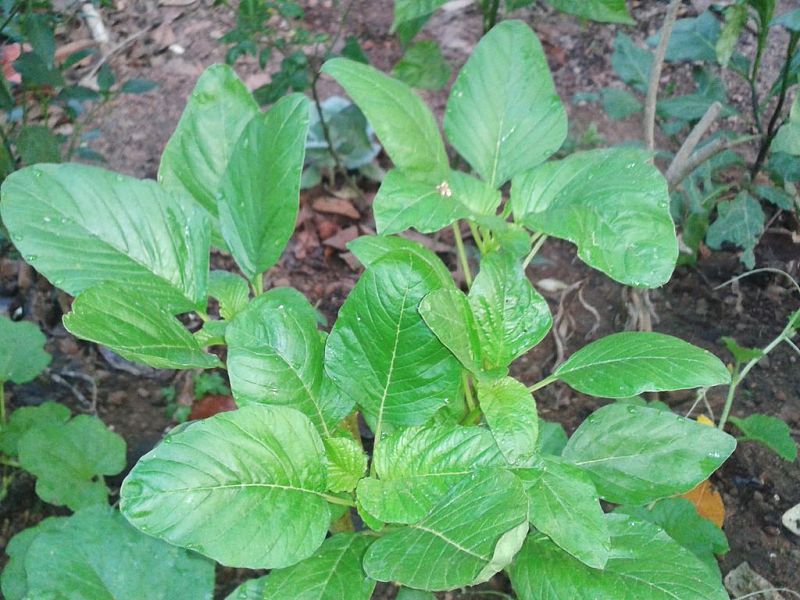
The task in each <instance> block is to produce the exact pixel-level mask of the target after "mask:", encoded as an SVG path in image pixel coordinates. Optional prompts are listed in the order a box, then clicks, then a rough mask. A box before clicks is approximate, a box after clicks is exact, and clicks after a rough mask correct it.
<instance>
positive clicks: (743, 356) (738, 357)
mask: <svg viewBox="0 0 800 600" xmlns="http://www.w3.org/2000/svg"><path fill="white" fill-rule="evenodd" d="M720 339H721V340H722V343H723V344H725V347H726V348H727V349H728V352H730V353H731V354H732V355H733V360H735V361H736V362H737V363H746V362H748V361H751V360H755V359H757V358H761V357H762V356H764V351H763V350H762V349H761V348H745V347H743V346H740V345H739V344H738V343H737V342H736V340H735V339H733V338H732V337H729V336H727V335H726V336H723V337H721V338H720Z"/></svg>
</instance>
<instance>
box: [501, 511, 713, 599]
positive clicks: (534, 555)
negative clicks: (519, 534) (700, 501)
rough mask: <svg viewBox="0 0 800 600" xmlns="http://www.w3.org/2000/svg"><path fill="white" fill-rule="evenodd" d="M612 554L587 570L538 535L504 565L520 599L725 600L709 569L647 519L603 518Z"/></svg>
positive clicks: (532, 537) (613, 516)
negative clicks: (510, 564) (606, 559)
mask: <svg viewBox="0 0 800 600" xmlns="http://www.w3.org/2000/svg"><path fill="white" fill-rule="evenodd" d="M606 523H607V525H608V530H609V533H610V534H611V553H610V555H609V559H608V562H607V563H606V566H605V568H604V569H603V570H602V571H601V570H598V569H592V568H590V567H588V566H586V565H584V564H583V563H581V562H580V561H578V560H576V559H574V558H572V557H571V556H570V555H569V554H567V553H566V552H564V551H563V550H561V549H560V548H559V547H558V546H556V545H555V544H554V543H553V542H552V541H550V540H549V539H548V538H547V537H546V536H544V535H542V534H532V535H530V536H529V537H528V539H527V541H526V542H525V545H524V546H523V547H522V550H521V551H520V553H519V554H518V555H517V558H516V559H515V560H514V564H513V565H512V566H511V568H510V569H509V575H510V577H511V584H512V586H513V587H514V590H515V591H516V592H517V596H518V597H519V598H520V600H562V599H563V598H570V600H595V599H597V598H609V599H610V598H614V600H639V599H644V598H647V600H675V599H676V598H680V600H726V599H727V598H728V594H727V593H726V592H725V588H724V587H723V586H722V582H721V581H720V580H719V577H718V576H717V574H715V573H714V572H712V571H710V570H708V569H707V568H706V567H705V565H704V564H703V563H702V562H700V561H699V560H698V559H697V558H696V557H695V556H694V555H693V554H692V553H691V552H690V551H689V550H686V549H685V548H683V547H682V546H680V545H679V544H678V543H676V542H675V541H674V540H673V539H672V538H670V537H669V536H668V535H667V534H666V533H664V531H662V530H661V529H659V528H658V527H656V526H655V525H653V524H651V523H647V522H646V521H640V520H638V519H635V518H633V517H628V516H623V515H617V514H611V515H607V516H606Z"/></svg>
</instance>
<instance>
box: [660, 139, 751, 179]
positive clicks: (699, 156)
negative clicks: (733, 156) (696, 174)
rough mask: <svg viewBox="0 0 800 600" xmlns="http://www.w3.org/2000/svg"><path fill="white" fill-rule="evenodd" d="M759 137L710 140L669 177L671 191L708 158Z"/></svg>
mask: <svg viewBox="0 0 800 600" xmlns="http://www.w3.org/2000/svg"><path fill="white" fill-rule="evenodd" d="M759 137H761V136H758V135H747V136H744V137H740V138H736V139H733V140H726V139H724V138H717V139H716V140H714V141H713V142H709V143H708V144H706V145H705V146H703V147H702V148H700V150H698V151H697V152H695V153H694V154H693V155H692V156H691V158H689V160H687V161H686V162H685V163H684V164H683V166H682V168H681V169H680V170H678V171H676V172H675V173H674V174H673V177H672V178H668V179H667V182H668V183H669V189H670V191H672V190H674V189H675V188H677V187H678V186H679V185H680V184H681V183H683V180H684V179H686V178H687V177H688V176H689V174H691V172H692V171H694V170H695V169H696V168H697V167H699V166H700V165H702V164H703V163H704V162H706V161H707V160H711V159H712V158H714V157H715V156H716V155H717V154H721V153H722V152H725V150H730V149H731V148H735V147H736V146H739V145H740V144H745V143H747V142H751V141H753V140H754V139H757V138H759Z"/></svg>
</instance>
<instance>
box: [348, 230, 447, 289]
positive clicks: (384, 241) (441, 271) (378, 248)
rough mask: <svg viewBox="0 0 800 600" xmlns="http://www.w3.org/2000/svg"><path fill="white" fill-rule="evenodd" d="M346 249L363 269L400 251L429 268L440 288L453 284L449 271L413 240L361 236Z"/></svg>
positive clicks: (434, 255) (437, 258) (381, 236)
mask: <svg viewBox="0 0 800 600" xmlns="http://www.w3.org/2000/svg"><path fill="white" fill-rule="evenodd" d="M347 249H348V250H350V251H351V252H352V253H353V254H355V255H356V258H357V259H358V260H360V261H361V264H363V265H364V266H365V267H370V266H372V265H373V264H374V263H375V262H377V261H378V260H380V259H381V258H383V257H384V256H386V255H387V254H389V253H390V252H393V251H395V250H400V251H402V252H403V253H404V254H413V255H414V256H415V257H416V258H418V259H419V260H421V261H422V262H424V263H425V264H426V265H427V266H428V267H430V268H431V270H432V271H433V272H434V273H435V274H436V278H437V279H438V280H439V283H440V284H441V285H442V286H449V285H452V284H453V277H452V276H451V275H450V271H448V270H447V267H446V266H445V265H444V263H443V262H442V261H441V260H440V259H439V257H438V256H436V254H434V253H433V252H432V251H431V250H428V248H426V247H425V246H423V245H422V244H420V243H419V242H415V241H413V240H407V239H405V238H401V237H396V236H384V235H362V236H361V237H357V238H356V239H354V240H353V241H352V242H350V243H349V244H347Z"/></svg>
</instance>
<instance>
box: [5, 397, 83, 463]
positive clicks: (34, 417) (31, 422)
mask: <svg viewBox="0 0 800 600" xmlns="http://www.w3.org/2000/svg"><path fill="white" fill-rule="evenodd" d="M69 417H70V413H69V409H68V408H67V407H66V406H64V405H63V404H58V403H57V402H44V403H42V404H40V405H39V406H22V407H20V408H18V409H17V410H15V411H14V412H13V413H11V418H10V419H9V420H8V423H6V424H5V426H4V427H3V429H2V430H0V452H2V453H3V454H5V455H6V456H17V454H18V453H19V450H18V447H19V441H20V440H21V439H22V437H23V436H24V435H25V434H26V433H28V432H29V431H32V430H34V429H40V428H41V427H44V426H45V425H49V424H51V423H52V424H55V425H60V424H64V423H66V422H67V421H69Z"/></svg>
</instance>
